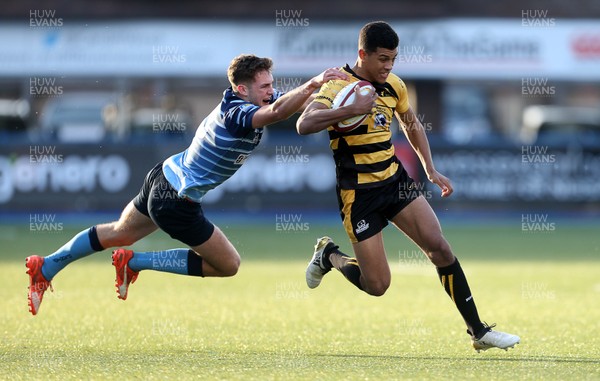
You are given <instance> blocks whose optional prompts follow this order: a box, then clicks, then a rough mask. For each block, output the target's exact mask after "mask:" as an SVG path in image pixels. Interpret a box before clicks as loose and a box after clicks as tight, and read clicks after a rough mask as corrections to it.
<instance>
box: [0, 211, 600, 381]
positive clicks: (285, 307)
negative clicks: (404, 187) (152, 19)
mask: <svg viewBox="0 0 600 381" xmlns="http://www.w3.org/2000/svg"><path fill="white" fill-rule="evenodd" d="M220 226H221V227H222V229H223V230H224V231H225V232H226V234H227V235H228V236H229V237H230V239H231V240H232V242H233V243H234V244H235V245H236V246H237V247H238V250H239V251H240V253H241V255H242V267H241V268H240V272H239V273H238V275H236V276H235V277H233V278H227V279H214V278H210V279H199V278H190V277H183V276H176V275H172V274H163V273H156V272H150V271H145V272H143V273H141V274H140V277H139V279H138V281H137V282H136V283H135V284H133V285H132V286H131V287H130V292H129V298H128V300H127V301H121V300H118V299H117V296H116V293H115V288H114V270H113V267H112V266H111V264H110V256H109V251H105V252H102V253H98V254H95V255H93V256H91V257H89V258H86V259H84V260H81V261H78V262H75V263H74V264H72V265H70V266H69V267H68V268H67V269H66V270H65V271H63V272H62V273H60V274H59V275H58V276H57V277H56V278H55V280H54V282H53V283H54V289H55V291H54V293H50V292H47V293H46V296H45V298H44V302H43V304H42V307H41V309H40V313H39V315H38V316H36V317H33V316H31V315H30V314H29V312H28V311H27V303H26V284H27V276H26V274H25V266H24V258H25V257H26V256H27V255H29V254H31V253H40V254H46V253H48V252H49V251H53V250H54V249H55V248H56V247H58V246H59V245H61V244H62V243H63V242H64V241H66V240H67V239H69V238H70V237H71V236H72V235H73V234H74V233H76V232H77V231H79V230H80V229H82V228H83V227H84V226H83V225H81V226H73V227H71V226H65V228H64V230H61V231H58V232H32V231H29V229H28V228H27V227H18V228H17V227H14V226H9V225H1V226H0V296H1V297H0V311H1V315H0V316H1V317H0V319H1V321H0V322H1V326H0V334H1V338H0V379H10V380H18V379H40V380H42V379H43V380H52V379H55V380H68V379H96V380H111V379H139V380H163V379H182V380H184V379H192V378H194V379H203V380H213V379H214V380H410V379H413V380H423V379H432V380H435V379H457V380H463V379H489V380H524V379H531V380H533V379H535V380H581V379H600V339H599V338H598V337H599V336H598V332H599V328H600V326H599V324H600V323H599V322H600V305H599V301H600V276H599V275H598V274H600V261H599V258H600V234H598V232H599V229H598V226H597V225H593V226H592V225H590V224H588V225H574V224H569V223H564V224H563V223H560V222H559V223H557V224H556V229H555V230H553V231H545V232H543V231H542V232H523V231H521V225H520V222H516V223H515V224H512V223H510V224H504V225H486V224H476V225H455V224H451V223H446V224H444V230H445V235H446V237H447V238H448V240H449V241H450V243H451V244H452V246H453V248H454V250H455V252H456V254H457V255H458V256H459V258H460V259H461V263H462V264H463V267H464V269H465V272H466V273H467V276H468V278H469V281H470V284H471V289H472V291H473V295H474V297H475V300H476V303H477V305H478V307H479V311H480V314H481V316H482V319H483V320H485V321H487V322H488V323H494V322H495V323H498V329H500V330H506V331H508V332H511V333H515V334H518V335H520V336H521V344H519V345H517V346H516V348H515V349H514V350H513V349H511V350H509V351H508V352H505V351H501V350H489V351H487V352H482V353H476V352H475V351H474V350H473V349H472V348H471V347H470V343H469V337H468V336H467V335H466V333H465V327H464V323H463V322H462V320H461V318H460V316H459V315H458V313H457V311H456V310H455V308H454V306H453V305H452V303H451V301H450V299H449V298H448V296H447V295H446V294H445V293H444V291H443V289H442V287H441V285H440V284H439V281H438V279H437V276H436V273H435V270H434V268H433V267H432V266H431V265H430V264H428V262H427V261H426V260H425V259H424V258H423V257H421V256H419V254H418V252H417V251H416V249H415V247H414V246H413V244H412V243H410V242H409V241H408V240H407V239H406V238H405V237H403V236H402V234H400V233H398V232H397V231H395V230H394V229H393V228H391V227H388V228H387V229H386V230H385V231H384V237H385V244H386V248H387V251H388V257H389V262H390V266H391V268H392V272H393V277H392V286H391V287H390V289H389V290H388V292H387V293H386V294H385V295H384V296H382V297H379V298H375V297H370V296H367V295H366V294H363V293H361V292H359V291H358V290H356V289H355V288H354V287H353V286H351V285H350V284H349V283H348V282H347V281H346V280H345V279H343V277H342V276H341V274H339V273H337V272H335V271H333V272H332V273H331V274H328V275H327V276H326V277H325V279H324V281H323V283H322V284H321V286H320V287H319V288H317V289H315V290H309V289H308V288H307V287H306V285H305V283H304V269H305V265H306V262H307V260H308V259H309V257H310V255H311V252H312V246H313V245H314V242H315V239H316V238H317V237H318V236H319V235H322V234H329V235H331V236H332V237H333V238H334V240H336V241H339V243H340V246H341V249H342V250H345V251H349V244H348V243H347V239H346V237H345V236H344V233H343V231H342V229H341V225H340V224H332V225H331V226H328V227H326V226H322V225H318V224H310V226H309V227H308V229H305V230H304V231H301V232H282V231H277V230H276V229H275V228H274V226H273V225H271V224H267V223H263V224H258V225H253V226H247V225H236V226H234V225H228V224H226V223H221V224H220ZM172 247H181V245H179V244H177V242H175V241H172V240H170V239H169V238H168V237H167V236H166V235H164V234H163V233H160V232H159V233H155V234H153V235H152V236H150V237H148V238H146V239H144V240H142V241H140V242H139V243H138V244H136V245H135V246H134V248H135V249H137V250H140V251H143V250H152V249H165V248H172Z"/></svg>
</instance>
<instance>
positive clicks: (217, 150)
mask: <svg viewBox="0 0 600 381" xmlns="http://www.w3.org/2000/svg"><path fill="white" fill-rule="evenodd" d="M281 95H283V93H282V92H280V91H278V90H275V93H274V94H273V97H272V99H271V103H273V102H275V100H277V98H279V97H280V96H281ZM259 108H260V107H259V106H257V105H254V104H252V103H250V102H248V101H245V100H243V99H241V98H239V97H238V96H236V95H235V94H234V93H233V91H232V89H231V87H230V88H228V89H227V90H225V91H224V92H223V99H222V100H221V103H220V104H219V105H218V106H217V107H215V109H214V110H213V111H212V112H211V113H210V114H209V115H208V116H207V117H206V118H204V120H203V121H202V123H200V126H199V127H198V129H197V130H196V134H195V135H194V139H193V140H192V143H191V144H190V146H189V147H188V148H187V149H186V150H185V151H183V152H181V153H178V154H176V155H173V156H171V157H169V158H168V159H167V160H165V161H164V163H163V172H164V174H165V177H166V179H167V180H168V181H169V183H170V184H171V185H172V186H173V188H175V189H176V190H177V193H178V194H179V196H180V197H187V198H189V199H191V200H193V201H196V202H200V201H201V200H202V197H203V196H204V195H205V194H206V192H208V191H209V190H211V189H213V188H215V187H217V186H218V185H219V184H222V183H223V182H224V181H225V180H227V179H228V178H230V177H231V176H233V174H234V173H235V172H236V171H237V170H238V169H239V168H240V167H241V166H242V164H243V163H244V161H245V160H246V159H247V158H248V156H249V155H250V153H251V152H252V151H253V150H254V148H255V147H256V146H257V145H258V143H260V138H261V136H262V133H263V129H262V128H252V117H253V116H254V113H255V112H256V111H257V110H258V109H259Z"/></svg>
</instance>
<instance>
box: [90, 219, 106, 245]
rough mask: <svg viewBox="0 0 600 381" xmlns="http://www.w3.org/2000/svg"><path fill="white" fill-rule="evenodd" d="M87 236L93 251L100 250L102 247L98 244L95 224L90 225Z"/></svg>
mask: <svg viewBox="0 0 600 381" xmlns="http://www.w3.org/2000/svg"><path fill="white" fill-rule="evenodd" d="M88 237H89V238H90V246H92V249H93V250H95V251H102V250H104V248H103V247H102V245H101V244H100V240H99V239H98V232H97V231H96V225H94V226H92V227H91V228H90V230H88Z"/></svg>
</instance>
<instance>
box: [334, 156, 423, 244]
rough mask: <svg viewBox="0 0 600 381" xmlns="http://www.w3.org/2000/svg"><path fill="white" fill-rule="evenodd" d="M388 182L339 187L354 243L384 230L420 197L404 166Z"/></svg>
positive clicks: (342, 209)
mask: <svg viewBox="0 0 600 381" xmlns="http://www.w3.org/2000/svg"><path fill="white" fill-rule="evenodd" d="M400 171H401V173H400V176H399V177H398V178H397V179H396V180H394V181H392V182H391V183H389V184H386V185H383V186H380V187H376V188H366V189H340V188H339V187H338V188H337V196H338V205H339V208H340V216H341V217H342V222H343V224H344V229H345V230H346V234H348V237H349V238H350V241H351V242H352V243H357V242H360V241H364V240H366V239H367V238H371V237H372V236H374V235H375V234H377V233H379V232H380V231H382V230H383V228H385V227H386V226H387V224H388V221H389V220H391V219H392V218H394V216H395V215H396V214H398V213H399V212H400V211H401V210H402V209H404V208H405V207H406V206H407V205H408V204H410V203H411V202H412V201H413V200H414V199H416V198H417V197H419V192H416V191H415V190H414V185H413V184H414V180H413V179H412V178H411V177H410V176H409V175H408V173H407V172H406V170H405V169H404V168H401V169H400Z"/></svg>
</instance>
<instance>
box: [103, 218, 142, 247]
mask: <svg viewBox="0 0 600 381" xmlns="http://www.w3.org/2000/svg"><path fill="white" fill-rule="evenodd" d="M97 231H98V239H99V241H100V243H101V244H102V246H103V247H104V248H105V249H108V248H110V247H120V246H130V245H133V244H134V243H135V242H136V241H137V239H136V238H135V237H134V236H133V235H132V234H129V233H128V232H126V231H125V230H123V229H120V228H119V226H118V225H117V224H111V225H104V226H98V228H97Z"/></svg>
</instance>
